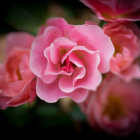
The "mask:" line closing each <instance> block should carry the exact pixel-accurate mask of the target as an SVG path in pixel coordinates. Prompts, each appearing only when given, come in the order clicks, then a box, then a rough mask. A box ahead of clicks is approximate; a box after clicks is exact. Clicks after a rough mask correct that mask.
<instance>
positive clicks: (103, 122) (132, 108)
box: [80, 76, 140, 136]
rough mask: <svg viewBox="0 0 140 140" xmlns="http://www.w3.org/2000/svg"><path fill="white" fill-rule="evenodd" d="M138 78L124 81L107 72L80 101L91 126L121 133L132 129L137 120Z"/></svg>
mask: <svg viewBox="0 0 140 140" xmlns="http://www.w3.org/2000/svg"><path fill="white" fill-rule="evenodd" d="M139 85H140V81H132V82H131V83H126V82H124V81H123V80H121V79H119V78H118V77H115V76H107V78H106V79H105V80H104V81H103V83H102V85H101V86H100V87H99V88H98V90H97V91H96V92H94V93H93V92H91V93H90V94H89V96H88V98H87V99H86V100H85V102H83V103H81V104H80V107H81V109H82V111H83V112H84V113H85V114H86V115H87V119H88V122H89V123H90V125H91V126H92V127H93V129H95V130H98V131H100V130H103V131H105V132H108V133H110V134H113V135H118V136H124V135H128V134H129V133H131V132H134V131H136V129H137V128H138V125H139V124H138V123H139V121H140V102H139V101H140V86H139Z"/></svg>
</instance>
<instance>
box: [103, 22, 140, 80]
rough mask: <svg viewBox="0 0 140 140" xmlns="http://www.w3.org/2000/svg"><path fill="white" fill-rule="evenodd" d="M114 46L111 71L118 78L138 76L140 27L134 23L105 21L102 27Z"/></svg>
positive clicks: (139, 70)
mask: <svg viewBox="0 0 140 140" xmlns="http://www.w3.org/2000/svg"><path fill="white" fill-rule="evenodd" d="M103 30H104V33H105V34H106V35H108V36H109V37H110V38H111V40H112V42H113V44H114V47H115V53H114V55H113V57H112V59H111V71H112V72H113V73H114V74H116V75H117V76H119V77H120V78H122V79H124V80H126V81H131V80H132V79H134V78H137V79H138V78H140V66H139V63H138V62H137V59H138V57H139V56H140V29H139V28H138V27H137V25H136V24H134V23H118V22H116V23H115V22H113V23H107V24H106V25H105V26H104V27H103Z"/></svg>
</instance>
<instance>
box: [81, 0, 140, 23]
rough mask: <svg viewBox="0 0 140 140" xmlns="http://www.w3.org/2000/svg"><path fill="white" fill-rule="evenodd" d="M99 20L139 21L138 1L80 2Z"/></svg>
mask: <svg viewBox="0 0 140 140" xmlns="http://www.w3.org/2000/svg"><path fill="white" fill-rule="evenodd" d="M80 1H81V2H82V3H84V4H85V5H86V6H87V7H89V8H90V9H91V10H92V11H93V12H95V13H96V14H97V17H98V18H99V19H101V20H107V21H116V20H118V21H123V20H128V21H137V20H140V0H80Z"/></svg>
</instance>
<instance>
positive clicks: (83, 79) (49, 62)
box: [30, 18, 114, 103]
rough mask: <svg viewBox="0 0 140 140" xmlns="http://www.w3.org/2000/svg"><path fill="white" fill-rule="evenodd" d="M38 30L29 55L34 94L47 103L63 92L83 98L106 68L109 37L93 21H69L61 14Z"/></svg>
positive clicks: (77, 99) (93, 88) (109, 47)
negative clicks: (33, 77) (82, 23)
mask: <svg viewBox="0 0 140 140" xmlns="http://www.w3.org/2000/svg"><path fill="white" fill-rule="evenodd" d="M38 34H39V35H38V37H37V38H36V39H35V40H34V42H33V45H32V50H31V57H30V66H31V70H32V72H33V73H34V74H35V75H36V76H37V87H36V90H37V95H38V97H40V98H41V99H42V100H44V101H46V102H50V103H51V102H56V101H57V100H58V99H59V98H63V97H66V96H69V97H71V98H72V99H73V100H74V101H76V102H81V101H83V100H84V99H85V98H86V97H87V94H88V90H93V91H95V90H96V88H97V87H98V86H99V84H100V83H101V80H102V77H101V73H105V72H108V71H109V69H110V68H109V65H110V64H109V63H110V58H111V57H112V55H113V53H114V47H113V45H112V42H111V41H110V38H109V37H108V36H106V35H105V34H104V33H103V31H102V29H101V28H100V27H98V26H97V25H88V24H84V25H69V24H68V23H67V22H66V21H65V20H64V19H62V18H52V19H49V20H48V21H47V26H46V27H45V26H43V27H42V28H41V30H40V31H39V33H38Z"/></svg>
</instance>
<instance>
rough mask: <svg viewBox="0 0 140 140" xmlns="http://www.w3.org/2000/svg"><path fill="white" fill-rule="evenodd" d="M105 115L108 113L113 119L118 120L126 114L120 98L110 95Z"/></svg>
mask: <svg viewBox="0 0 140 140" xmlns="http://www.w3.org/2000/svg"><path fill="white" fill-rule="evenodd" d="M103 114H104V115H108V116H109V117H110V119H111V120H116V119H118V118H120V117H123V116H124V109H123V104H122V101H121V99H120V98H118V97H115V96H112V95H110V96H109V97H108V103H107V104H106V105H105V108H104V111H103Z"/></svg>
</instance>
